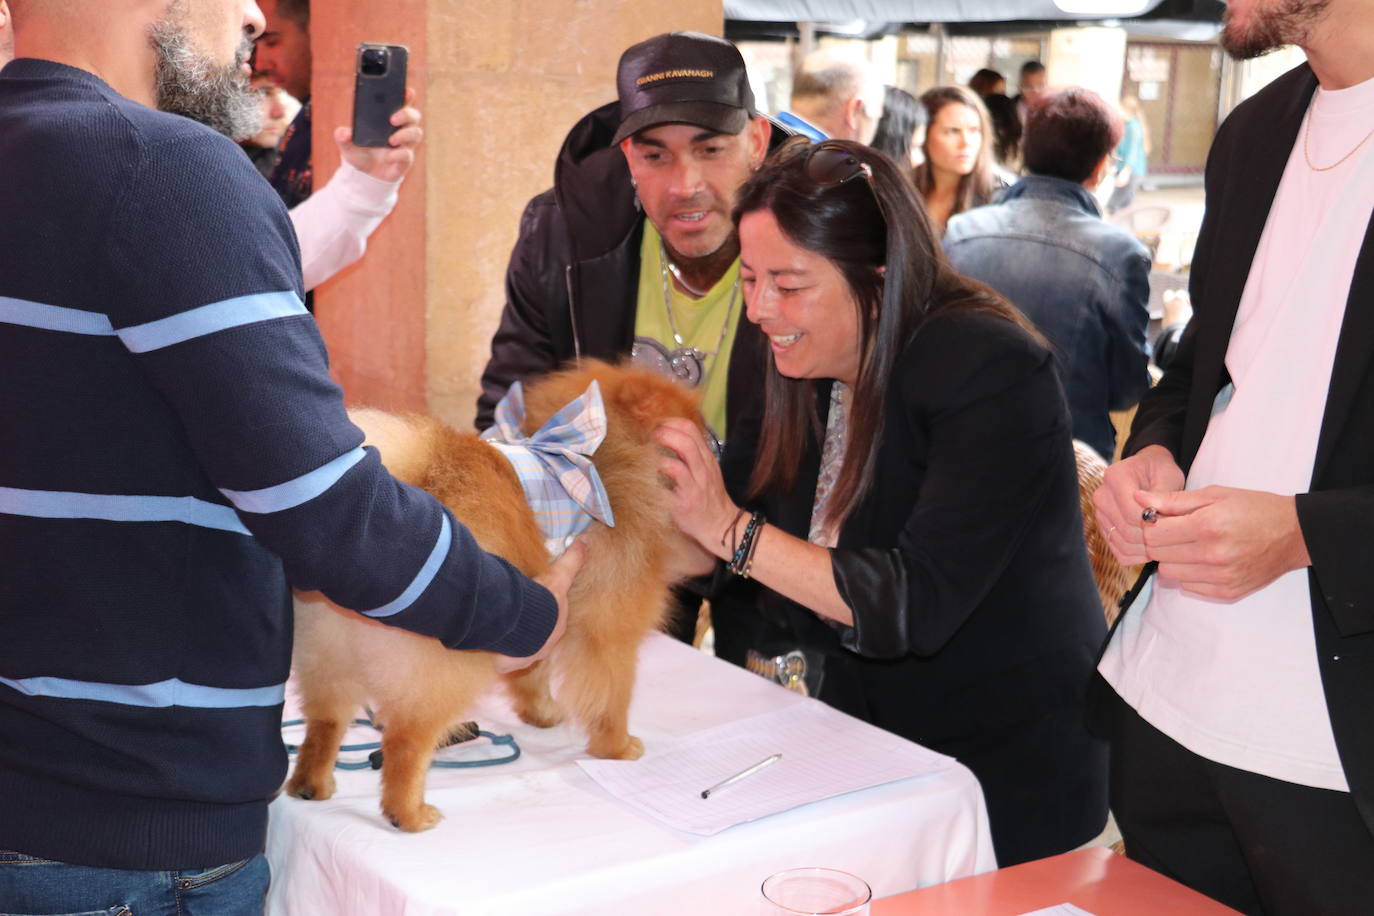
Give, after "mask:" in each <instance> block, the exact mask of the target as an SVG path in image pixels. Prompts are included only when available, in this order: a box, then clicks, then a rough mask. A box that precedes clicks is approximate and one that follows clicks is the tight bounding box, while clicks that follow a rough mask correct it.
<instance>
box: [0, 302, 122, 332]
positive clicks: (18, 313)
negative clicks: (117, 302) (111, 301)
mask: <svg viewBox="0 0 1374 916" xmlns="http://www.w3.org/2000/svg"><path fill="white" fill-rule="evenodd" d="M0 322H3V323H5V324H22V325H24V326H25V327H30V328H42V329H43V330H45V331H66V332H68V333H70V334H91V335H95V336H98V337H113V336H114V332H115V330H114V328H113V327H112V326H111V325H110V319H109V318H107V317H105V316H104V315H102V314H101V313H100V312H84V311H82V310H81V309H69V308H63V307H62V306H60V305H44V304H43V303H41V302H29V301H28V300H27V299H11V298H10V297H8V296H0Z"/></svg>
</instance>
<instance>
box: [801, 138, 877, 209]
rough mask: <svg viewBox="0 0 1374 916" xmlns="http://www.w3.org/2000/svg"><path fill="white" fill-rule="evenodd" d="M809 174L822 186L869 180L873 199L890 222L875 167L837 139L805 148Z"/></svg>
mask: <svg viewBox="0 0 1374 916" xmlns="http://www.w3.org/2000/svg"><path fill="white" fill-rule="evenodd" d="M803 171H804V172H805V173H806V177H807V178H809V179H811V180H812V181H814V182H815V183H816V184H817V185H818V186H820V187H822V188H837V187H839V186H840V185H842V184H844V183H845V182H846V181H853V180H854V179H855V178H862V179H863V180H864V181H865V182H866V183H867V184H868V191H869V193H870V194H872V195H873V202H874V203H875V204H877V205H878V213H879V214H880V215H881V216H882V218H883V222H884V223H887V222H888V218H887V207H886V206H884V205H883V199H882V197H881V196H880V195H879V194H878V189H877V188H875V187H874V186H873V167H872V166H870V165H869V164H868V163H867V162H864V161H863V160H861V159H860V158H859V157H858V156H856V155H854V152H853V151H852V150H851V149H849V147H847V146H845V145H844V144H843V143H841V142H840V141H838V140H822V141H821V142H820V143H817V144H816V145H815V146H813V147H811V149H809V150H807V152H806V164H805V165H804V166H803Z"/></svg>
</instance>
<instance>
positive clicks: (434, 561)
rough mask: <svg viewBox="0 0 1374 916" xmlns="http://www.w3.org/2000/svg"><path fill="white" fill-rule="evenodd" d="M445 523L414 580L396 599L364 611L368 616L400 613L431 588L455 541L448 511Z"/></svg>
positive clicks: (444, 518)
mask: <svg viewBox="0 0 1374 916" xmlns="http://www.w3.org/2000/svg"><path fill="white" fill-rule="evenodd" d="M443 520H444V524H443V525H442V526H441V527H440V528H439V539H438V540H437V541H435V542H434V549H433V550H432V551H430V554H429V559H427V560H425V565H424V566H421V567H420V571H419V572H418V573H416V575H415V578H414V580H412V581H411V583H410V585H408V586H406V590H405V591H403V592H401V594H400V595H398V596H397V597H396V600H394V601H392V602H390V603H388V604H384V605H382V606H381V607H379V608H374V609H373V610H370V611H363V613H364V614H366V615H367V616H368V617H390V616H391V615H392V614H399V613H400V612H401V611H404V610H405V609H406V608H408V607H410V606H411V605H412V604H414V603H415V600H416V599H417V598H419V597H420V596H421V595H423V594H424V593H425V589H427V588H429V583H431V582H433V581H434V577H435V576H436V575H437V574H438V572H439V567H440V566H443V565H444V559H445V558H446V557H447V556H448V548H449V545H450V544H451V543H452V542H453V527H452V526H451V525H450V524H449V521H448V513H447V512H445V513H444V515H443Z"/></svg>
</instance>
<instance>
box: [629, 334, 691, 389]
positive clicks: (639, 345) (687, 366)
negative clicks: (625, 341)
mask: <svg viewBox="0 0 1374 916" xmlns="http://www.w3.org/2000/svg"><path fill="white" fill-rule="evenodd" d="M630 362H632V363H634V364H635V365H636V366H643V367H644V368H646V369H653V370H654V371H655V372H658V373H660V374H662V375H666V376H668V377H670V378H674V379H677V380H678V381H679V382H681V383H682V384H684V385H686V386H687V387H688V388H695V387H696V386H698V385H700V384H701V380H702V377H703V376H704V375H705V367H706V354H705V353H703V352H701V351H700V350H698V349H697V348H696V347H678V348H677V349H675V350H669V349H668V348H667V347H665V346H664V345H663V344H661V343H659V342H658V341H657V340H654V339H653V338H652V337H636V338H635V342H634V345H633V346H632V347H631V348H630Z"/></svg>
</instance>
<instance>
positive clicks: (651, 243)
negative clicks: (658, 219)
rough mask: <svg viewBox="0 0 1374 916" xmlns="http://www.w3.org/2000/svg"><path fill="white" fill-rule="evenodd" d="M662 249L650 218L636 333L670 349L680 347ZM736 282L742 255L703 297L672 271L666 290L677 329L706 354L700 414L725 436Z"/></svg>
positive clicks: (740, 303)
mask: <svg viewBox="0 0 1374 916" xmlns="http://www.w3.org/2000/svg"><path fill="white" fill-rule="evenodd" d="M661 251H662V248H661V247H660V242H659V234H658V230H657V229H655V228H654V224H653V223H651V222H649V221H648V220H647V219H646V220H645V221H644V242H643V244H642V245H641V246H640V250H639V298H638V300H637V302H636V305H635V337H637V338H638V337H649V338H652V339H654V340H656V341H658V342H659V343H661V344H662V345H663V347H664V349H666V350H667V351H668V352H669V353H671V352H673V351H674V350H676V349H678V343H677V341H676V340H674V339H673V327H672V324H670V323H669V321H668V309H667V307H666V305H665V304H664V301H663V269H664V266H663V258H662V256H661ZM738 283H739V258H735V263H733V264H731V265H730V269H729V270H727V271H726V272H725V275H724V276H723V277H721V278H720V279H719V280H717V281H716V285H715V286H713V287H711V288H710V290H708V291H707V293H706V295H705V296H703V297H701V298H700V299H694V298H692V297H691V296H689V295H687V294H686V293H684V292H683V291H682V290H680V289H678V287H677V284H675V283H673V282H672V275H671V274H670V275H669V278H668V295H669V296H671V297H672V303H673V316H674V317H675V318H676V319H677V330H678V333H679V334H681V335H682V340H683V341H684V343H685V344H686V345H687V346H689V347H696V348H697V349H698V350H700V351H701V352H702V353H704V354H707V355H706V357H705V364H704V366H703V374H702V381H701V384H702V385H704V388H703V390H702V405H701V406H702V413H703V414H704V415H705V417H706V422H707V423H708V424H709V425H710V427H711V429H712V430H714V431H715V433H716V435H717V436H718V437H720V439H721V441H724V440H725V437H726V436H727V435H728V432H727V430H726V429H725V390H726V376H727V375H728V374H729V363H730V350H731V348H732V347H734V345H735V328H736V327H737V326H738V325H739V315H740V313H741V312H742V311H743V309H744V294H743V291H741V290H739V289H738V286H737V284H738ZM732 300H733V301H732ZM727 325H728V326H727ZM722 329H723V330H724V337H723V338H722V336H721V331H722Z"/></svg>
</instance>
